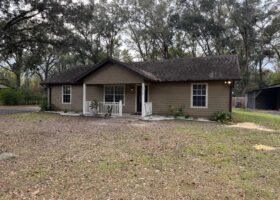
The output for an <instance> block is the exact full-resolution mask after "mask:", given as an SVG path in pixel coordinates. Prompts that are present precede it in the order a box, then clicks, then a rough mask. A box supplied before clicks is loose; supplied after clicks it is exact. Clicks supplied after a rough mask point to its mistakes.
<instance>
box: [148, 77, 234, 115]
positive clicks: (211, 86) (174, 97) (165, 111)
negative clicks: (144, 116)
mask: <svg viewBox="0 0 280 200" xmlns="http://www.w3.org/2000/svg"><path fill="white" fill-rule="evenodd" d="M149 89H150V97H149V101H150V102H152V104H153V114H160V115H170V114H171V113H170V106H173V107H175V108H177V107H183V108H184V111H185V113H186V114H189V115H191V116H204V117H208V116H211V115H212V114H213V113H214V112H216V111H229V104H230V87H229V86H227V85H225V84H224V82H223V81H215V82H208V108H191V83H156V84H150V85H149Z"/></svg>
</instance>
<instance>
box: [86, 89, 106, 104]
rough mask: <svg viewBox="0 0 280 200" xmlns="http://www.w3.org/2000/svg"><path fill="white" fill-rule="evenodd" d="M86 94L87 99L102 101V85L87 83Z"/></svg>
mask: <svg viewBox="0 0 280 200" xmlns="http://www.w3.org/2000/svg"><path fill="white" fill-rule="evenodd" d="M86 94H87V95H86V99H87V101H92V100H94V99H96V100H98V101H103V85H87V87H86Z"/></svg>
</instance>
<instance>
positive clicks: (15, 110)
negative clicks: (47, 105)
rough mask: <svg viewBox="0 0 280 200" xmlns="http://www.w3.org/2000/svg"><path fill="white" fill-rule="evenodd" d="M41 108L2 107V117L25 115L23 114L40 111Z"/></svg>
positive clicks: (0, 108)
mask: <svg viewBox="0 0 280 200" xmlns="http://www.w3.org/2000/svg"><path fill="white" fill-rule="evenodd" d="M39 110H40V107H39V106H0V115H7V114H14V113H23V112H36V111H39Z"/></svg>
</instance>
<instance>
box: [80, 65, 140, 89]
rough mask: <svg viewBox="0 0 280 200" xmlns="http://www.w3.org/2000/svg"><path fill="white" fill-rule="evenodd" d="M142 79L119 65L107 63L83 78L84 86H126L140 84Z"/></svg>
mask: <svg viewBox="0 0 280 200" xmlns="http://www.w3.org/2000/svg"><path fill="white" fill-rule="evenodd" d="M143 80H144V77H143V76H141V75H139V74H138V73H136V72H134V71H132V70H130V69H127V68H126V67H122V66H120V65H119V64H115V63H112V62H107V63H105V64H104V65H102V67H100V68H98V69H97V70H95V71H94V72H90V73H88V75H87V76H85V77H84V78H83V83H85V84H128V83H141V82H143Z"/></svg>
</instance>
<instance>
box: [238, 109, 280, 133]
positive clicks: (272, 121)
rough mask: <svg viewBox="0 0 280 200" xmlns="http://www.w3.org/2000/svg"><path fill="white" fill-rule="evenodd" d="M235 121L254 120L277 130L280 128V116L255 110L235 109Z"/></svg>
mask: <svg viewBox="0 0 280 200" xmlns="http://www.w3.org/2000/svg"><path fill="white" fill-rule="evenodd" d="M233 121H234V122H253V123H256V124H259V125H261V126H266V127H268V128H272V129H275V130H280V116H277V115H272V114H267V113H261V112H254V111H250V110H246V109H233Z"/></svg>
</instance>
